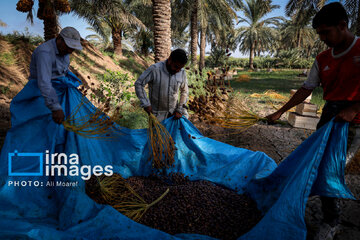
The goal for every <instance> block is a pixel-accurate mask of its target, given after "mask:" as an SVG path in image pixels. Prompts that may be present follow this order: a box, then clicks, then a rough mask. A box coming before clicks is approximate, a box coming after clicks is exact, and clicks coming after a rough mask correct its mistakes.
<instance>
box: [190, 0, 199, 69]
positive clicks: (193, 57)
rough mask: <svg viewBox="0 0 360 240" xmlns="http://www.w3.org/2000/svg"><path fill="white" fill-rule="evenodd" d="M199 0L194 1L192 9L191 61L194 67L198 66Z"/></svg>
mask: <svg viewBox="0 0 360 240" xmlns="http://www.w3.org/2000/svg"><path fill="white" fill-rule="evenodd" d="M198 6H199V4H198V0H194V1H193V6H192V10H191V19H190V21H191V29H190V32H191V33H190V35H191V63H192V64H193V67H196V62H197V61H196V52H197V44H198Z"/></svg>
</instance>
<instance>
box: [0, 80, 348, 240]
mask: <svg viewBox="0 0 360 240" xmlns="http://www.w3.org/2000/svg"><path fill="white" fill-rule="evenodd" d="M79 84H80V80H79V79H78V78H77V77H76V76H75V75H73V74H72V73H69V74H68V75H67V76H66V77H63V78H59V79H57V80H55V81H53V86H54V87H55V88H56V90H57V93H58V96H59V99H60V102H61V105H62V107H63V109H64V110H65V115H67V116H69V114H70V113H71V110H72V109H74V108H75V107H76V106H77V105H78V104H79V103H80V102H81V99H82V95H81V93H80V92H79V91H78V90H77V87H78V86H79ZM95 110H96V108H95V107H94V106H90V105H84V107H83V108H81V110H80V112H79V113H78V114H79V115H81V116H86V115H88V114H89V113H92V112H94V111H95ZM10 111H11V117H12V128H11V129H10V130H9V131H8V133H7V136H6V140H5V144H4V146H3V148H2V151H1V158H0V161H1V162H0V163H1V165H0V166H1V167H0V238H1V239H6V238H11V239H14V238H16V239H212V238H210V237H208V236H203V235H196V234H177V235H175V236H171V235H169V234H167V233H164V232H161V231H159V230H155V229H151V228H149V227H147V226H144V225H141V224H138V223H136V222H134V221H132V220H131V219H129V218H127V217H126V216H124V215H122V214H120V213H119V212H117V211H116V210H115V209H113V208H112V207H110V206H106V205H100V204H97V203H95V202H94V201H93V200H91V199H90V198H89V197H88V196H87V195H86V194H85V183H84V181H83V180H82V178H81V176H9V170H11V172H12V173H13V172H17V173H19V172H20V173H24V172H26V173H32V172H36V171H39V161H34V159H31V158H27V157H23V158H19V160H18V161H15V160H14V159H13V158H10V157H9V154H13V153H14V152H15V151H17V152H18V153H17V155H16V154H15V156H19V155H21V154H22V153H45V152H46V150H49V153H54V152H58V153H59V152H63V153H66V154H67V155H68V156H69V155H70V154H73V153H76V154H78V156H79V164H78V167H81V166H85V165H87V166H88V165H90V166H95V165H101V166H104V167H105V166H106V165H111V166H113V170H114V172H116V173H119V174H121V175H122V176H123V177H125V178H127V177H129V176H139V175H143V176H146V175H148V174H150V173H151V164H150V162H149V161H148V156H149V148H148V145H147V140H148V136H147V130H146V129H140V130H131V129H127V128H123V127H120V126H117V125H114V128H115V129H116V131H117V132H118V133H121V134H119V136H118V137H117V138H116V139H115V140H112V141H106V140H99V139H89V138H84V137H81V136H79V135H76V134H74V133H73V132H68V131H65V130H64V128H63V126H62V125H58V124H56V123H54V122H53V121H52V117H51V112H50V111H49V110H48V109H47V108H46V107H45V102H44V98H43V97H42V96H41V94H40V91H39V89H38V87H37V82H36V80H30V81H29V82H28V84H27V85H26V86H25V87H24V89H23V90H22V91H21V92H20V93H19V94H18V95H17V96H16V97H15V98H14V99H13V101H12V103H11V107H10ZM163 124H164V125H165V127H166V128H167V129H168V131H169V133H170V134H171V135H172V137H173V139H174V141H175V144H176V148H177V151H176V155H175V166H174V167H172V168H171V169H168V170H167V171H168V172H182V173H184V174H185V175H188V176H190V179H192V180H198V179H206V180H210V181H212V182H215V183H218V184H221V185H224V186H226V187H229V188H231V189H234V190H236V191H238V193H239V194H243V193H248V194H250V195H251V197H252V198H253V199H254V200H255V201H256V202H257V204H258V207H259V209H260V210H261V211H262V213H263V215H264V217H263V218H262V220H261V221H260V222H259V223H258V224H257V225H256V226H255V227H254V228H253V229H252V230H251V231H249V232H248V233H247V234H245V235H243V236H241V237H240V238H239V239H252V240H253V239H284V240H285V239H286V240H288V239H306V225H305V222H304V214H305V206H306V201H307V198H308V196H309V195H310V194H321V195H324V196H334V197H339V198H353V196H352V194H351V192H350V191H349V190H348V189H347V187H346V185H345V183H344V167H345V154H346V141H347V140H346V139H347V129H348V124H346V123H334V122H332V121H331V122H329V123H328V124H327V125H325V126H324V127H322V128H321V129H320V130H318V131H316V132H315V133H314V134H313V135H312V136H310V137H309V138H308V139H307V140H306V141H304V143H303V144H301V145H300V146H299V147H298V148H297V149H296V150H295V151H294V152H293V153H292V154H291V155H290V156H288V157H287V158H286V159H285V160H284V161H283V162H282V163H281V164H280V165H279V166H277V165H276V164H275V162H274V161H273V160H272V159H271V158H270V157H268V156H267V155H266V154H264V153H262V152H253V151H249V150H246V149H242V148H236V147H233V146H230V145H227V144H225V143H221V142H218V141H215V140H212V139H210V138H206V137H204V136H202V135H201V133H200V132H199V131H198V130H197V129H196V128H195V127H194V126H193V125H192V124H191V122H190V121H188V120H187V119H184V118H182V119H180V120H174V119H172V118H170V119H167V120H165V121H164V122H163ZM11 156H13V155H11ZM35 159H36V158H35ZM10 161H11V164H12V165H11V169H9V162H10ZM43 175H44V174H43ZM16 181H19V182H27V184H29V182H30V181H31V183H35V182H40V183H43V184H44V185H43V186H41V185H40V186H33V185H32V186H29V185H26V186H21V184H19V185H20V186H14V182H16ZM51 181H63V182H78V186H77V187H47V186H46V183H48V182H51ZM169 194H171V193H169Z"/></svg>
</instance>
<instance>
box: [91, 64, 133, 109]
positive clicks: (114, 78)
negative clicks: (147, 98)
mask: <svg viewBox="0 0 360 240" xmlns="http://www.w3.org/2000/svg"><path fill="white" fill-rule="evenodd" d="M98 79H99V81H100V91H101V92H102V93H103V95H104V96H103V97H102V98H100V101H102V102H104V101H105V100H106V99H107V98H110V99H111V103H112V104H114V105H118V104H119V103H122V102H125V101H128V102H129V101H131V100H134V99H136V95H135V93H134V91H130V88H133V87H134V83H135V80H134V79H133V78H130V77H129V75H128V74H127V73H121V72H113V71H111V70H106V72H105V73H104V74H103V75H99V76H98Z"/></svg>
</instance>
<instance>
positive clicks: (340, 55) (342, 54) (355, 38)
mask: <svg viewBox="0 0 360 240" xmlns="http://www.w3.org/2000/svg"><path fill="white" fill-rule="evenodd" d="M358 39H359V37H357V36H355V37H354V40H353V42H352V43H351V45H350V46H349V47H348V48H347V49H346V50H345V51H343V52H342V53H339V54H337V55H335V54H334V49H331V56H332V57H333V58H339V57H342V56H344V55H346V54H347V53H348V52H350V50H351V49H352V48H353V47H354V45H355V43H356V41H357V40H358Z"/></svg>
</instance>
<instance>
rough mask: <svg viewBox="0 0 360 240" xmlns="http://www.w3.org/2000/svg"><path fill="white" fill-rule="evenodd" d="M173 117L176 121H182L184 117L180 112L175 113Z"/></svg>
mask: <svg viewBox="0 0 360 240" xmlns="http://www.w3.org/2000/svg"><path fill="white" fill-rule="evenodd" d="M173 116H174V119H175V120H177V119H180V118H181V117H182V114H181V113H179V112H174V114H173Z"/></svg>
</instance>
